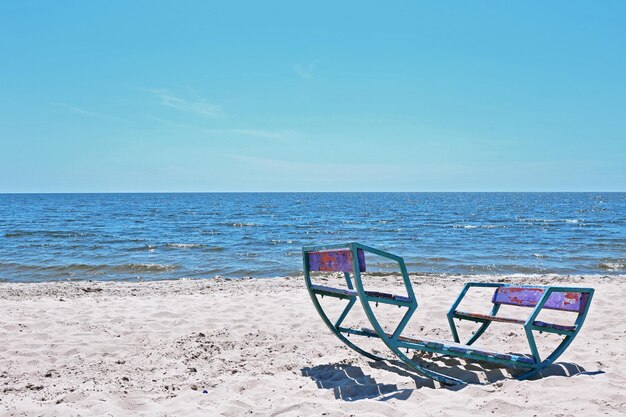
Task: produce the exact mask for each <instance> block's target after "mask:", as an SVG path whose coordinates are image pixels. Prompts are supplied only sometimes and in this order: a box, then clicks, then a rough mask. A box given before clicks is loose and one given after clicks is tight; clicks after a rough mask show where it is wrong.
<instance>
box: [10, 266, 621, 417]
mask: <svg viewBox="0 0 626 417" xmlns="http://www.w3.org/2000/svg"><path fill="white" fill-rule="evenodd" d="M412 278H413V281H414V282H415V291H416V293H417V295H418V297H419V300H420V302H421V306H420V310H419V312H418V313H417V314H416V315H415V316H414V318H413V320H412V324H411V327H410V329H409V331H410V332H415V333H421V334H423V335H427V336H429V337H436V338H446V339H450V337H451V336H450V331H449V329H448V328H447V322H446V319H445V313H446V312H447V309H448V308H449V306H450V304H451V303H452V301H453V300H454V298H455V297H456V295H457V294H458V292H459V291H460V289H461V287H462V285H463V283H464V282H465V281H467V279H464V278H460V277H437V276H426V277H424V276H415V277H412ZM480 279H487V280H496V279H497V277H493V276H490V277H473V278H472V280H480ZM625 279H626V277H624V276H622V277H611V278H609V277H526V278H524V277H516V278H513V279H509V280H510V281H513V282H519V283H534V284H548V283H559V284H566V283H567V284H572V285H577V286H592V287H595V288H596V297H595V299H594V301H593V304H592V306H591V311H590V313H589V317H588V319H587V322H586V323H585V325H584V327H583V329H582V330H581V332H580V334H579V336H578V338H577V339H576V340H575V341H574V343H573V344H572V346H571V347H570V348H569V349H568V351H566V353H565V354H564V355H563V356H562V357H561V358H560V359H559V361H558V365H555V366H553V367H552V368H550V369H549V371H548V372H547V376H545V377H543V378H539V379H535V380H532V381H523V382H520V381H517V380H514V379H510V378H508V377H507V372H506V371H505V370H502V369H500V368H493V367H487V366H485V367H483V366H479V365H471V366H469V369H465V370H463V369H460V370H457V372H464V373H465V375H466V376H472V375H474V374H476V376H475V378H476V379H477V380H483V381H487V382H489V383H488V384H487V385H468V386H464V387H462V388H453V389H450V388H446V387H440V386H439V385H438V384H435V383H433V382H432V381H430V380H428V379H424V378H421V377H420V376H419V375H416V374H415V373H412V372H409V371H407V370H406V368H403V367H400V366H398V364H394V363H386V362H374V361H371V360H369V359H367V358H365V357H362V356H360V355H358V354H357V353H356V352H354V351H352V350H349V349H348V348H346V347H345V346H343V345H342V344H341V343H340V342H339V341H338V340H337V339H336V338H335V337H334V336H333V335H332V334H331V333H330V332H329V331H328V330H327V329H326V328H325V326H324V324H323V323H322V321H321V320H320V319H319V317H318V315H317V313H316V311H315V309H314V308H313V305H312V303H311V302H310V300H309V297H308V294H307V292H306V290H305V288H304V285H303V281H302V278H277V279H264V280H261V279H249V280H223V279H213V280H201V281H164V282H154V283H101V282H93V283H91V282H82V283H50V284H8V283H4V284H1V285H0V297H1V299H2V303H1V304H0V413H2V414H3V415H29V416H30V415H50V416H52V415H55V416H56V415H116V416H125V415H225V416H239V415H247V414H253V415H261V416H263V415H268V416H270V415H271V416H274V415H290V416H305V415H326V416H341V415H358V416H366V415H387V416H405V415H406V416H417V415H420V416H441V415H448V416H465V415H467V416H469V415H473V416H475V415H493V414H492V413H495V414H496V415H498V414H508V415H520V416H545V415H554V416H557V415H558V416H581V415H593V416H595V415H611V416H613V415H615V416H616V415H623V414H624V413H626V389H625V388H624V387H625V386H626V357H625V352H626V346H625V343H624V342H625V341H626V323H625V321H624V316H625V313H626V307H625V306H624V300H626V281H625ZM376 280H377V281H376V282H375V284H376V286H378V287H389V286H391V285H392V282H393V281H394V279H392V278H389V279H381V278H377V279H376ZM332 281H333V280H331V282H330V283H331V284H332ZM326 300H327V299H325V301H326ZM479 304H480V303H479V302H475V303H470V305H469V307H468V308H476V309H478V308H479ZM488 304H489V303H488V301H487V304H484V303H483V305H488ZM482 310H484V307H483V309H482ZM331 311H332V312H335V313H336V312H338V311H339V310H338V307H334V308H331ZM359 320H360V319H359V318H358V317H357V319H356V321H359ZM361 321H362V320H361ZM544 339H545V335H542V336H541V338H540V342H541V343H544V342H545V341H546V340H544ZM354 340H357V339H354ZM480 345H481V346H483V345H484V346H487V347H491V348H501V347H502V346H510V348H511V349H512V351H519V352H526V351H527V348H526V346H525V338H524V337H523V334H522V333H521V329H520V328H519V327H516V326H513V325H507V324H502V325H499V324H495V325H494V326H493V328H492V329H491V330H490V331H488V332H487V333H486V334H485V337H484V341H482V340H481V343H480ZM381 351H382V349H381ZM437 363H439V364H440V365H441V366H444V365H446V366H447V365H452V366H456V367H458V365H459V364H462V362H459V361H457V360H450V359H445V360H439V361H437ZM442 369H446V368H445V367H444V368H442ZM571 374H574V376H571ZM204 391H206V393H204Z"/></svg>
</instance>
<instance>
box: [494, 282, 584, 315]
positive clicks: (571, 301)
mask: <svg viewBox="0 0 626 417" xmlns="http://www.w3.org/2000/svg"><path fill="white" fill-rule="evenodd" d="M544 291H545V290H544V289H543V288H530V287H500V288H497V289H496V292H495V293H494V294H493V299H492V300H491V301H492V302H493V303H494V304H509V305H515V306H520V307H534V306H536V305H537V303H538V302H539V300H540V299H541V297H542V296H543V293H544ZM588 298H589V294H583V293H579V292H553V293H552V294H550V298H548V301H546V303H545V305H544V308H549V309H552V310H563V311H573V312H576V313H578V312H582V311H583V310H584V309H585V306H586V304H587V300H588Z"/></svg>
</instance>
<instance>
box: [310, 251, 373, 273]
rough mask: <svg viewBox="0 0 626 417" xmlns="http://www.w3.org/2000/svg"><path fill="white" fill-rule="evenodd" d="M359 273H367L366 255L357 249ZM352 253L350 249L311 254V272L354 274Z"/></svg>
mask: <svg viewBox="0 0 626 417" xmlns="http://www.w3.org/2000/svg"><path fill="white" fill-rule="evenodd" d="M357 254H358V257H359V271H360V272H365V254H364V253H363V250H361V249H357ZM353 270H354V269H353V268H352V252H351V251H350V250H349V249H343V250H334V251H323V252H309V271H327V272H353Z"/></svg>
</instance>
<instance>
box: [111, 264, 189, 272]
mask: <svg viewBox="0 0 626 417" xmlns="http://www.w3.org/2000/svg"><path fill="white" fill-rule="evenodd" d="M177 268H178V267H177V266H176V265H168V264H148V263H130V264H122V265H115V266H113V267H112V269H113V270H115V271H118V272H129V271H132V272H135V271H136V272H168V271H174V270H176V269H177Z"/></svg>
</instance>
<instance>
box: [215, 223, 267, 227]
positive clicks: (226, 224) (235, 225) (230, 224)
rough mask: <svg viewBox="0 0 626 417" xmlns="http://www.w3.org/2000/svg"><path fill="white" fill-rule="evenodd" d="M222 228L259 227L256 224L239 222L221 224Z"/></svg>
mask: <svg viewBox="0 0 626 417" xmlns="http://www.w3.org/2000/svg"><path fill="white" fill-rule="evenodd" d="M222 226H228V227H259V226H260V225H259V224H257V223H252V222H239V223H232V222H227V223H222Z"/></svg>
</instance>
